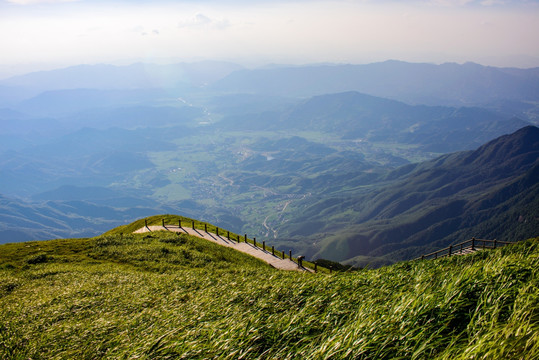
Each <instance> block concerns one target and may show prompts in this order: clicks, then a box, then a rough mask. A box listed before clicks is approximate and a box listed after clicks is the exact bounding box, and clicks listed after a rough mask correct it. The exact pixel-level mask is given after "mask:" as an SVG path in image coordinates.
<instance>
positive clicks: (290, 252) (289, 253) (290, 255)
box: [288, 250, 292, 260]
mask: <svg viewBox="0 0 539 360" xmlns="http://www.w3.org/2000/svg"><path fill="white" fill-rule="evenodd" d="M288 255H289V257H290V260H292V250H288Z"/></svg>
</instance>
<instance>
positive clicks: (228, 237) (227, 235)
mask: <svg viewBox="0 0 539 360" xmlns="http://www.w3.org/2000/svg"><path fill="white" fill-rule="evenodd" d="M226 238H227V239H228V240H230V231H227V232H226Z"/></svg>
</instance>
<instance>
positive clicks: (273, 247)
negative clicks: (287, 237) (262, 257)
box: [271, 245, 275, 256]
mask: <svg viewBox="0 0 539 360" xmlns="http://www.w3.org/2000/svg"><path fill="white" fill-rule="evenodd" d="M271 255H273V256H275V246H274V245H272V246H271Z"/></svg>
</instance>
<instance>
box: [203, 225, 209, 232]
mask: <svg viewBox="0 0 539 360" xmlns="http://www.w3.org/2000/svg"><path fill="white" fill-rule="evenodd" d="M204 232H208V224H204Z"/></svg>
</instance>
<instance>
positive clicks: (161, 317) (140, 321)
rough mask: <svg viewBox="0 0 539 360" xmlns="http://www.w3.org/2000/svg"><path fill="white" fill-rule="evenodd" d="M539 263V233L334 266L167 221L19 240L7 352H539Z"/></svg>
mask: <svg viewBox="0 0 539 360" xmlns="http://www.w3.org/2000/svg"><path fill="white" fill-rule="evenodd" d="M28 245H29V246H28ZM60 249H63V251H60ZM538 269H539V239H535V240H528V241H526V242H522V243H519V244H517V245H512V246H508V247H506V248H502V249H497V250H494V251H485V252H480V253H477V254H474V255H471V256H462V257H452V258H444V259H439V260H436V261H416V262H405V263H400V264H396V265H394V266H390V267H386V268H381V269H377V270H360V271H357V272H351V273H335V274H332V275H328V274H308V273H298V272H284V271H278V270H275V269H272V268H270V267H269V266H267V265H266V264H264V263H262V262H260V261H258V260H256V259H254V258H251V257H249V256H247V255H244V254H241V253H238V252H236V251H234V250H231V249H226V248H222V247H220V246H218V245H215V244H212V243H210V242H206V241H204V240H201V239H197V238H193V237H188V236H185V235H181V236H178V235H176V234H167V233H154V234H146V235H136V236H135V235H130V236H127V235H123V236H120V235H106V236H102V237H98V238H95V239H82V240H79V239H75V240H55V241H49V242H40V243H37V242H36V243H21V244H10V245H5V246H1V247H0V284H1V285H0V358H3V359H4V358H5V359H28V358H32V359H51V358H52V359H70V358H78V359H96V358H121V359H131V358H137V359H169V358H180V359H182V358H183V359H203V358H220V359H299V358H301V359H470V358H474V359H497V358H505V359H532V358H539V312H538V311H539V277H538Z"/></svg>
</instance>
